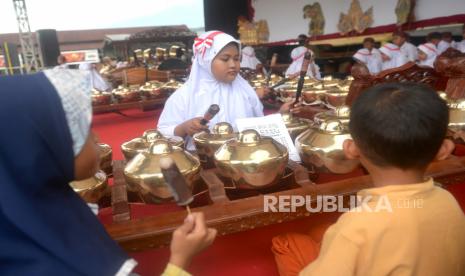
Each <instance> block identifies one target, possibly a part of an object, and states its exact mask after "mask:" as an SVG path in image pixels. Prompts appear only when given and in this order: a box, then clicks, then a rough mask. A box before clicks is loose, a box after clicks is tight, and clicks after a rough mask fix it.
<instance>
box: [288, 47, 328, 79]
mask: <svg viewBox="0 0 465 276" xmlns="http://www.w3.org/2000/svg"><path fill="white" fill-rule="evenodd" d="M307 52H310V53H311V54H312V57H313V56H314V54H313V52H312V50H310V49H308V48H307V47H305V46H299V47H297V48H295V49H294V50H292V52H291V58H292V63H291V65H289V67H288V68H287V70H286V73H285V75H286V76H289V75H294V74H296V73H299V72H300V70H302V63H303V62H304V57H305V53H307ZM312 67H313V68H314V70H315V74H313V70H312ZM307 76H310V77H312V78H315V79H321V74H320V67H319V66H318V65H317V64H316V63H314V62H310V64H309V65H308V68H307Z"/></svg>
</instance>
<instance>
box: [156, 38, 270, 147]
mask: <svg viewBox="0 0 465 276" xmlns="http://www.w3.org/2000/svg"><path fill="white" fill-rule="evenodd" d="M231 42H233V43H236V44H237V46H238V49H241V45H240V42H239V41H237V40H235V39H234V38H233V37H232V36H230V35H228V34H225V33H223V32H219V31H210V32H206V33H204V34H203V35H201V36H200V37H198V38H196V39H195V42H194V46H193V51H194V58H193V61H192V69H191V73H190V75H189V79H188V80H187V82H186V83H185V84H184V85H183V86H182V87H181V88H179V89H178V90H177V91H176V92H174V93H173V95H171V96H170V97H169V99H168V100H167V101H166V104H165V107H164V109H163V112H162V114H161V115H160V119H159V121H158V129H159V130H160V131H161V132H162V133H163V134H164V135H174V129H175V128H176V126H177V125H179V124H181V123H183V122H185V121H187V120H190V119H192V118H195V117H202V116H203V115H204V114H205V112H206V111H207V110H208V108H209V107H210V105H212V104H217V105H219V106H220V112H219V113H218V114H217V115H216V116H215V117H214V118H213V119H212V120H211V121H210V123H209V126H210V128H212V127H213V126H214V125H215V124H216V123H219V122H228V123H230V124H231V125H232V126H233V128H235V129H236V125H235V120H236V119H239V118H248V117H260V116H263V105H262V103H261V102H260V100H259V99H258V97H257V94H256V92H255V90H253V88H252V87H251V86H250V84H249V83H248V82H247V81H246V80H244V79H243V78H242V77H241V76H240V75H238V76H237V77H236V79H235V80H234V81H232V82H231V83H223V82H220V81H218V80H216V79H215V77H214V76H213V73H212V71H211V65H212V61H213V59H214V58H215V57H216V55H218V53H219V52H220V51H221V50H222V49H223V48H224V47H225V46H226V45H227V44H229V43H231ZM239 54H240V50H239ZM186 142H187V143H186V144H187V148H188V149H194V145H193V143H192V139H191V137H187V141H186Z"/></svg>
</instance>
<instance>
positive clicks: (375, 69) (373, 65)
mask: <svg viewBox="0 0 465 276" xmlns="http://www.w3.org/2000/svg"><path fill="white" fill-rule="evenodd" d="M353 58H354V59H356V60H358V61H360V62H362V63H364V64H365V65H366V66H367V67H368V71H370V73H371V74H372V75H376V74H378V73H379V72H380V71H381V65H382V60H381V53H380V52H379V50H378V49H376V48H373V49H371V51H369V50H368V49H367V48H363V49H360V50H358V51H357V52H356V53H355V54H354V56H353Z"/></svg>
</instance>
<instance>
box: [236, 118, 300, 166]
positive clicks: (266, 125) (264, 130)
mask: <svg viewBox="0 0 465 276" xmlns="http://www.w3.org/2000/svg"><path fill="white" fill-rule="evenodd" d="M236 125H237V129H238V130H239V131H244V130H246V129H254V130H256V131H257V132H258V133H260V135H262V136H269V137H271V138H273V139H275V140H276V141H278V142H279V143H281V144H282V145H284V146H285V147H286V148H287V150H288V151H289V158H290V159H291V160H293V161H296V162H300V156H299V153H298V152H297V149H296V147H295V146H294V143H292V139H291V136H290V135H289V132H288V131H287V129H286V125H285V124H284V121H283V118H282V117H281V114H272V115H268V116H264V117H255V118H244V119H236Z"/></svg>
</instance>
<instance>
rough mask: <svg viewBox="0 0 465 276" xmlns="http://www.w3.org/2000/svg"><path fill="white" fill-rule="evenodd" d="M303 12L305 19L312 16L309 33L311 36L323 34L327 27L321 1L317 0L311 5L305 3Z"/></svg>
mask: <svg viewBox="0 0 465 276" xmlns="http://www.w3.org/2000/svg"><path fill="white" fill-rule="evenodd" d="M303 12H304V19H306V18H310V24H309V25H308V34H309V35H310V36H315V35H322V34H323V33H324V29H325V18H324V16H323V11H322V10H321V5H320V3H318V2H315V3H313V4H311V5H305V6H304V8H303Z"/></svg>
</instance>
